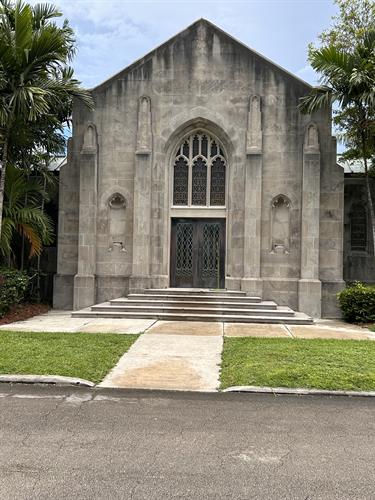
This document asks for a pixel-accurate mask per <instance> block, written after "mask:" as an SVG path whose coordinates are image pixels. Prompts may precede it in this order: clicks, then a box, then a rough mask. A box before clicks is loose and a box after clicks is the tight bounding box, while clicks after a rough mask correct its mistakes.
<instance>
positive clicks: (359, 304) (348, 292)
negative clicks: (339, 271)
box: [337, 282, 375, 323]
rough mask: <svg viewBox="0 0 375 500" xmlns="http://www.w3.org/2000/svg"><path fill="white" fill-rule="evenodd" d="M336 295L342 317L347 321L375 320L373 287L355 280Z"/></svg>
mask: <svg viewBox="0 0 375 500" xmlns="http://www.w3.org/2000/svg"><path fill="white" fill-rule="evenodd" d="M337 297H338V300H339V303H340V308H341V311H342V315H343V318H344V319H345V320H346V321H348V322H349V323H373V322H375V287H373V286H368V285H364V284H363V283H359V282H356V283H354V284H353V285H350V286H349V287H347V288H345V290H343V291H342V292H340V293H338V294H337Z"/></svg>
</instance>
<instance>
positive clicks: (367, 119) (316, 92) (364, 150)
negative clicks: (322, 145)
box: [299, 30, 375, 247]
mask: <svg viewBox="0 0 375 500" xmlns="http://www.w3.org/2000/svg"><path fill="white" fill-rule="evenodd" d="M309 58H310V62H311V65H312V67H313V68H314V69H315V71H317V72H318V73H320V75H321V78H320V83H321V85H319V86H318V87H315V88H313V89H312V91H311V92H310V94H308V95H307V96H305V97H303V98H301V100H300V104H299V109H300V110H301V111H302V112H303V113H309V114H310V113H313V112H314V111H316V110H318V109H321V108H324V107H326V108H328V107H330V106H332V104H334V103H336V104H337V105H338V108H339V109H338V111H337V112H336V117H335V123H336V124H338V125H339V127H341V129H342V130H344V134H343V137H344V140H345V141H346V143H347V145H349V146H350V147H351V153H352V157H353V154H354V155H357V157H360V158H361V159H362V160H363V163H364V167H365V179H366V191H367V200H368V207H369V211H370V219H371V227H372V240H373V247H375V215H374V206H373V202H372V196H371V190H370V182H369V176H368V173H369V168H368V160H369V158H371V157H373V156H374V152H375V142H374V128H375V30H372V31H369V32H368V33H367V34H366V35H365V37H364V39H363V40H362V41H360V42H358V44H357V45H356V46H355V47H354V50H353V51H352V52H350V53H349V52H348V51H345V50H341V49H338V48H337V47H335V46H333V45H331V46H328V47H324V48H321V49H315V50H312V51H311V52H310V56H309Z"/></svg>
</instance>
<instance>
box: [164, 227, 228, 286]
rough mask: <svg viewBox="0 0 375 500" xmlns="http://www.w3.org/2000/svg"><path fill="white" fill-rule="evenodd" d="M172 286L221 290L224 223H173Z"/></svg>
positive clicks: (223, 263)
mask: <svg viewBox="0 0 375 500" xmlns="http://www.w3.org/2000/svg"><path fill="white" fill-rule="evenodd" d="M171 286H172V287H183V288H224V286H225V219H172V232H171Z"/></svg>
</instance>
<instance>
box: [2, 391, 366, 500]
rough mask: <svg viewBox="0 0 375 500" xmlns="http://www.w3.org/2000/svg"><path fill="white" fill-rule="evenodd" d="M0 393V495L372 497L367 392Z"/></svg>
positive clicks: (22, 498) (15, 499)
mask: <svg viewBox="0 0 375 500" xmlns="http://www.w3.org/2000/svg"><path fill="white" fill-rule="evenodd" d="M10 390H11V391H13V392H11V393H10V394H9V395H8V394H7V392H8V389H7V387H6V386H0V429H1V431H0V435H1V447H0V470H1V474H0V498H1V499H3V500H29V499H38V500H39V499H40V500H47V499H56V500H65V499H71V498H74V499H75V500H86V499H90V500H96V499H100V500H101V499H107V498H108V499H133V500H142V499H147V500H161V499H163V500H164V499H166V500H168V499H175V498H179V499H186V500H187V499H207V500H221V499H223V500H224V499H225V500H227V499H230V500H231V499H236V500H237V499H257V500H270V499H296V500H303V499H309V500H322V499H324V500H353V499H358V500H359V499H361V500H373V499H374V498H375V481H374V461H375V451H374V450H375V419H374V414H375V399H374V398H368V399H366V398H345V397H341V398H338V397H336V398H327V397H325V398H323V397H317V396H314V397H311V396H310V397H308V396H307V397H296V396H293V397H292V396H278V397H275V396H270V395H262V396H261V395H244V394H199V393H195V394H191V393H190V394H189V393H173V394H158V393H154V392H152V393H151V392H150V393H146V394H145V393H144V392H143V393H142V392H139V391H131V392H127V393H126V392H125V391H124V392H125V394H124V393H122V394H120V392H119V391H115V392H114V393H113V391H108V390H106V392H104V393H103V391H101V392H97V391H94V392H93V391H90V392H88V391H82V390H81V391H77V390H75V391H71V390H70V389H64V392H62V391H59V390H58V389H57V388H48V389H45V390H42V389H41V388H37V387H25V388H21V387H19V386H17V387H13V388H12V389H10ZM1 396H3V397H1Z"/></svg>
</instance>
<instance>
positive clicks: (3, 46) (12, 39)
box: [0, 0, 93, 236]
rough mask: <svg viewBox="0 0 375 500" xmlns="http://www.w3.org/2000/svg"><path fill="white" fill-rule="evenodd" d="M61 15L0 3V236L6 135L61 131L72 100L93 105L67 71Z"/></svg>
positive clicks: (68, 35) (71, 44) (68, 47)
mask: <svg viewBox="0 0 375 500" xmlns="http://www.w3.org/2000/svg"><path fill="white" fill-rule="evenodd" d="M61 15H62V14H61V12H60V11H59V10H58V9H57V8H56V7H55V6H53V5H49V4H38V5H35V6H31V5H28V4H25V3H23V2H22V1H20V0H17V1H16V2H15V3H14V1H13V0H0V146H1V177H0V236H1V217H2V210H3V202H4V184H5V179H6V170H7V167H8V164H9V146H10V144H12V138H13V135H12V131H14V130H15V128H17V130H19V129H20V128H21V129H22V128H29V130H32V127H31V125H32V124H35V123H38V121H39V120H40V121H41V122H43V120H44V121H45V120H46V117H48V120H47V122H48V124H51V123H55V124H56V127H59V126H60V127H61V123H63V122H64V121H65V120H67V119H68V118H69V116H70V112H71V106H72V100H73V98H78V99H79V100H81V101H83V102H84V103H85V104H86V105H87V106H89V107H90V108H92V106H93V101H92V97H91V95H90V93H89V92H88V91H86V90H84V89H82V88H81V86H80V82H78V80H76V79H75V78H74V77H73V70H72V69H71V68H70V67H69V66H68V64H69V62H70V61H71V58H72V56H73V55H74V50H75V39H74V34H73V31H72V29H71V28H70V27H69V24H68V22H67V21H64V23H63V24H62V26H58V25H57V24H56V23H55V22H54V21H53V20H54V19H55V18H57V17H60V16H61Z"/></svg>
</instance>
